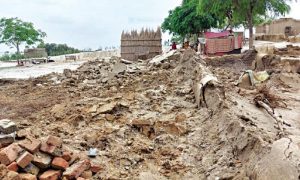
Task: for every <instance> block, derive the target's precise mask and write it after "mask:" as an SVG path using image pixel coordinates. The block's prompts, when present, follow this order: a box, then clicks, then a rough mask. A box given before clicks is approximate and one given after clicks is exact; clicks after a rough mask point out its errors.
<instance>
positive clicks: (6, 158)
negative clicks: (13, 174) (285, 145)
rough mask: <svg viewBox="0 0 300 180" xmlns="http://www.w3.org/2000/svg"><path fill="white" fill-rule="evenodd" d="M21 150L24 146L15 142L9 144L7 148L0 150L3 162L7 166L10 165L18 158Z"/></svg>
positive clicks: (0, 158)
mask: <svg viewBox="0 0 300 180" xmlns="http://www.w3.org/2000/svg"><path fill="white" fill-rule="evenodd" d="M21 152H22V148H21V147H20V146H18V145H17V144H15V143H14V144H11V145H9V146H7V147H6V148H4V149H2V150H1V151H0V162H1V164H4V165H6V166H7V165H9V164H10V163H12V162H13V161H15V160H16V159H17V157H18V155H19V153H21Z"/></svg>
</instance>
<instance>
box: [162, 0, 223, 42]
mask: <svg viewBox="0 0 300 180" xmlns="http://www.w3.org/2000/svg"><path fill="white" fill-rule="evenodd" d="M197 6H198V0H184V1H183V2H182V4H181V5H180V6H178V7H176V8H175V9H174V10H171V11H169V16H168V17H167V18H165V20H164V22H163V24H162V30H163V31H164V32H165V31H169V32H170V33H172V34H173V36H177V37H178V36H180V37H182V38H184V37H185V36H186V35H192V34H199V33H200V32H203V31H205V30H207V29H210V28H212V27H217V24H218V19H217V18H216V16H213V15H211V14H208V13H206V14H201V15H200V14H199V13H198V12H197Z"/></svg>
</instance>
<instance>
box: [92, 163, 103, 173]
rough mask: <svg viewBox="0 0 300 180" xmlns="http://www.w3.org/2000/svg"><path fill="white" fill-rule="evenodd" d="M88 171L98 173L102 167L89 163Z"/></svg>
mask: <svg viewBox="0 0 300 180" xmlns="http://www.w3.org/2000/svg"><path fill="white" fill-rule="evenodd" d="M90 169H91V171H92V172H93V173H98V172H100V171H101V170H102V169H103V167H102V166H101V165H100V164H98V163H95V162H91V168H90Z"/></svg>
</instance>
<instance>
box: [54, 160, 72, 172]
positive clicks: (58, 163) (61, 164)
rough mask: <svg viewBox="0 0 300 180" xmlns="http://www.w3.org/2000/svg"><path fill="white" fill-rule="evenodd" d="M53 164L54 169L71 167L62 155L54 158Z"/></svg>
mask: <svg viewBox="0 0 300 180" xmlns="http://www.w3.org/2000/svg"><path fill="white" fill-rule="evenodd" d="M51 166H52V167H53V168H54V169H59V170H66V169H67V168H68V167H69V163H68V161H66V160H64V159H63V158H61V157H56V158H54V159H53V161H52V164H51Z"/></svg>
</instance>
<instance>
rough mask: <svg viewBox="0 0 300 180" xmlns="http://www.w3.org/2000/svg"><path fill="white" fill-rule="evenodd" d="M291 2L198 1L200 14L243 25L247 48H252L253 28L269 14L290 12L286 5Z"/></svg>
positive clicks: (248, 0)
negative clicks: (246, 35)
mask: <svg viewBox="0 0 300 180" xmlns="http://www.w3.org/2000/svg"><path fill="white" fill-rule="evenodd" d="M288 1H292V0H214V1H211V0H199V11H200V14H206V13H207V12H210V13H212V14H214V15H217V16H219V18H222V19H225V18H227V20H229V22H230V24H231V26H232V25H233V24H243V25H244V26H245V27H248V28H249V34H250V40H249V48H253V27H254V25H255V24H256V23H259V22H261V21H262V20H263V19H264V17H268V16H269V15H270V14H272V15H273V17H276V16H279V15H284V14H285V13H288V12H289V11H290V6H289V5H288V4H287V2H288Z"/></svg>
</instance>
